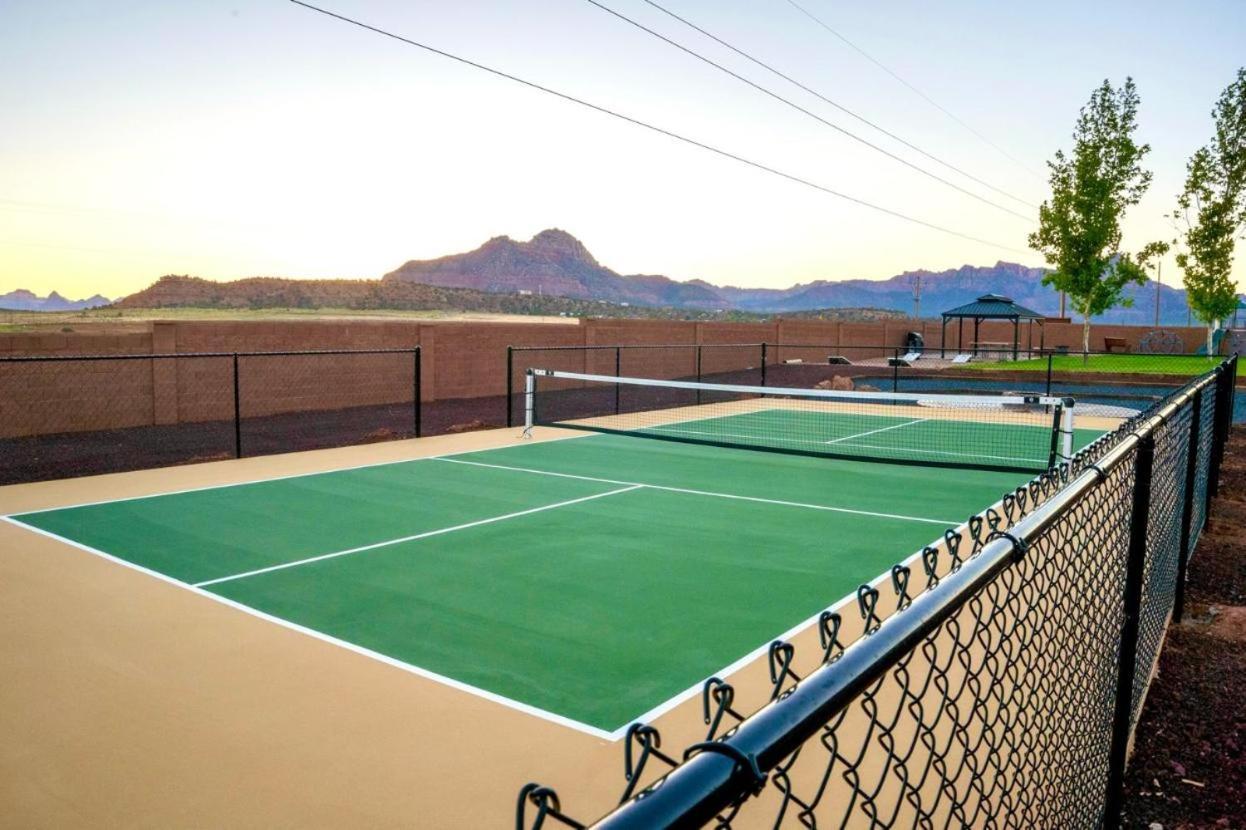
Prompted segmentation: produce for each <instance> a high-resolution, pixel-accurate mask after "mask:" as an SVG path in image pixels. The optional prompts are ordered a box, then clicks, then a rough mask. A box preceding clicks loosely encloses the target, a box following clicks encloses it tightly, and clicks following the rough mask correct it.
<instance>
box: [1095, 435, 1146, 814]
mask: <svg viewBox="0 0 1246 830" xmlns="http://www.w3.org/2000/svg"><path fill="white" fill-rule="evenodd" d="M1136 453H1137V455H1136V456H1135V458H1134V488H1133V505H1132V511H1131V513H1130V520H1129V554H1128V557H1127V559H1126V562H1125V595H1124V597H1123V599H1124V619H1123V620H1122V623H1121V632H1120V662H1119V664H1118V666H1117V672H1116V704H1115V710H1114V712H1113V717H1112V743H1111V747H1110V750H1109V754H1108V786H1107V797H1106V799H1105V803H1104V811H1103V823H1104V827H1106V828H1108V830H1118V828H1119V827H1120V826H1121V805H1122V803H1123V801H1124V788H1125V763H1126V761H1127V760H1128V754H1129V733H1130V724H1131V722H1132V720H1133V706H1134V700H1133V688H1134V674H1135V672H1136V670H1137V662H1138V634H1139V623H1140V616H1141V609H1142V584H1143V570H1144V569H1145V567H1146V549H1147V516H1148V514H1149V513H1150V508H1151V471H1152V468H1153V466H1154V460H1155V435H1154V433H1153V432H1150V431H1148V432H1147V433H1145V434H1144V435H1142V436H1140V437H1139V440H1138V448H1137V450H1136Z"/></svg>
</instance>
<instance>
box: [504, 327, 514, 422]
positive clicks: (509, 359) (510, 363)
mask: <svg viewBox="0 0 1246 830" xmlns="http://www.w3.org/2000/svg"><path fill="white" fill-rule="evenodd" d="M514 396H515V347H514V346H507V347H506V426H507V427H513V426H514V425H515V419H514V417H513V416H512V415H511V401H512V399H513V398H514Z"/></svg>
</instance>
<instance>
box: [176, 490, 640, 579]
mask: <svg viewBox="0 0 1246 830" xmlns="http://www.w3.org/2000/svg"><path fill="white" fill-rule="evenodd" d="M643 486H644V485H643V484H631V485H628V486H627V487H620V488H619V489H617V490H609V491H607V492H605V493H594V494H593V495H591V496H581V497H580V498H578V499H568V500H567V501H560V502H555V503H554V504H545V505H542V506H540V507H532V508H529V509H527V510H519V511H517V512H515V513H507V514H505V515H502V516H491V517H490V518H488V519H478V520H477V521H474V522H467V523H465V524H461V525H454V526H453V527H442V528H438V529H437V530H427V531H425V532H423V533H414V534H412V535H410V536H402V537H399V538H397V539H387V540H385V541H384V542H373V543H372V544H370V545H361V546H359V547H357V548H348V549H346V550H339V551H334V552H333V553H322V554H320V555H319V556H309V557H307V558H306V559H298V560H295V561H294V562H283V563H281V564H280V565H269V566H268V567H267V568H256V569H255V570H253V571H244V572H242V573H237V574H233V575H231V576H221V577H217V578H216V579H208V580H204V581H203V582H196V583H194V586H195V587H196V588H206V587H208V586H209V585H219V584H220V583H222V582H233V581H234V580H236V579H246V578H247V577H249V576H259V575H260V574H266V573H271V572H273V571H282V570H285V569H286V568H297V567H298V566H299V565H309V564H311V563H312V562H323V561H324V560H326V559H336V558H337V557H339V556H349V555H351V554H355V553H363V552H365V551H369V550H376V549H377V548H385V547H389V546H390V545H400V544H402V543H403V542H414V541H416V540H417V539H427V538H429V537H430V536H441V535H442V534H445V533H454V532H455V531H457V530H467V529H468V528H472V527H480V526H481V525H488V524H493V523H494V522H504V521H506V520H507V519H517V518H519V517H520V516H530V515H532V514H533V513H541V512H543V511H545V510H554V509H556V508H559V507H568V506H570V505H572V504H580V503H582V502H586V501H592V500H593V499H601V498H605V497H606V496H617V495H618V494H619V493H627V492H629V491H631V490H639V489H640V488H641V487H643Z"/></svg>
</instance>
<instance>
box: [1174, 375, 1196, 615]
mask: <svg viewBox="0 0 1246 830" xmlns="http://www.w3.org/2000/svg"><path fill="white" fill-rule="evenodd" d="M1190 407H1191V412H1190V415H1191V417H1190V442H1189V443H1190V448H1189V452H1187V453H1186V459H1185V497H1184V498H1183V499H1182V500H1181V548H1180V555H1179V556H1178V557H1177V589H1176V593H1175V594H1174V595H1173V600H1172V619H1173V622H1181V616H1182V614H1183V613H1184V612H1185V574H1186V566H1187V563H1188V562H1189V561H1190V552H1191V551H1190V531H1191V530H1192V529H1193V523H1194V485H1195V483H1196V482H1195V479H1196V478H1197V477H1198V441H1199V435H1198V433H1199V426H1200V424H1199V422H1200V421H1201V420H1202V410H1203V390H1202V389H1199V390H1198V391H1197V392H1195V393H1194V399H1193V401H1192V402H1191V404H1190Z"/></svg>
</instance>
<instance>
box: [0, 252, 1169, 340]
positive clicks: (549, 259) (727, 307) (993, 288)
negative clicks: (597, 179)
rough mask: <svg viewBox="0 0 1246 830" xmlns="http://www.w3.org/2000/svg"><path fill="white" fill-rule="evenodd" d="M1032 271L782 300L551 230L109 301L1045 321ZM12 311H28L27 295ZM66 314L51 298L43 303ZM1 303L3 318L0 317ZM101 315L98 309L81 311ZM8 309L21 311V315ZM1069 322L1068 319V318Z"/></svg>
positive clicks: (966, 270) (778, 292)
mask: <svg viewBox="0 0 1246 830" xmlns="http://www.w3.org/2000/svg"><path fill="white" fill-rule="evenodd" d="M1044 273H1046V272H1045V271H1044V270H1043V269H1041V268H1027V267H1025V266H1023V265H1018V264H1016V263H1011V262H997V263H995V264H994V265H990V266H972V265H965V266H962V267H960V268H955V269H950V270H947V271H939V272H934V271H925V270H918V271H907V272H905V273H903V274H898V275H896V276H894V277H891V278H890V279H885V280H838V281H832V280H817V281H815V282H810V283H803V284H797V285H793V286H791V287H790V288H738V287H735V286H719V285H714V284H713V283H710V282H706V281H705V280H699V279H697V280H689V281H687V282H679V281H676V280H673V279H671V278H669V277H664V276H661V275H654V274H632V275H624V274H619V273H617V272H616V271H613V270H611V269H609V268H607V267H606V266H604V265H602V264H601V263H599V262H598V261H597V260H596V259H595V258H594V257H593V255H592V254H591V253H589V251H588V249H587V248H586V247H585V246H584V245H583V244H582V243H581V242H580V241H579V240H578V239H576V238H575V237H574V236H572V235H571V234H569V233H567V232H566V231H561V230H557V229H551V230H546V231H542V232H541V233H539V234H537V235H536V236H534V237H533V238H532V239H531V240H529V241H527V242H517V241H515V240H513V239H510V238H509V237H505V236H498V237H494V238H493V239H490V240H489V241H488V242H486V243H485V244H483V245H481V246H480V247H479V248H477V249H476V250H474V251H469V252H467V253H462V254H453V255H450V256H444V257H439V258H437V259H430V260H411V261H410V262H407V263H405V264H403V265H402V266H401V267H399V268H397V269H395V270H393V271H391V272H389V273H388V274H385V275H384V276H383V277H382V278H381V279H379V280H298V279H283V278H275V277H255V278H251V279H244V280H235V281H233V282H210V281H208V280H203V279H198V278H194V277H177V276H168V277H163V278H161V279H160V280H159V281H158V282H157V283H156V284H154V285H152V286H151V287H149V288H147V289H145V290H143V291H140V292H138V293H137V294H134V295H131V296H130V297H126V298H125V299H124V300H120V301H118V305H121V306H123V307H141V308H159V307H170V306H183V307H185V306H201V307H217V308H344V309H381V308H391V309H430V310H457V311H481V312H496V313H511V314H553V315H559V314H561V315H564V316H568V317H572V316H575V317H603V316H607V317H663V318H690V319H705V320H712V319H740V320H757V319H764V318H766V317H770V316H774V315H784V316H800V317H821V318H824V319H841V320H863V319H864V320H871V319H875V320H876V319H895V318H902V317H906V316H909V315H911V314H912V313H913V310H914V303H913V290H914V286H915V284H916V283H918V282H920V285H921V316H923V317H926V318H937V317H938V316H939V314H940V313H941V312H943V311H945V310H947V309H950V308H953V307H955V306H958V305H962V304H964V303H967V302H970V301H972V300H973V299H974V298H976V297H978V296H980V295H982V294H988V293H990V294H1003V295H1004V296H1007V297H1011V298H1013V299H1014V300H1016V301H1017V302H1018V303H1020V304H1021V305H1023V306H1027V307H1029V308H1032V309H1034V310H1035V311H1038V312H1040V313H1043V314H1046V315H1048V316H1055V315H1057V314H1058V313H1059V310H1060V298H1059V295H1058V294H1057V293H1056V292H1055V291H1052V290H1051V289H1049V288H1047V287H1046V286H1044V285H1043V284H1042V279H1043V275H1044ZM19 294H20V295H23V296H22V297H20V298H19V301H23V302H25V301H29V298H33V299H35V300H37V299H38V298H34V295H32V294H30V292H21V291H18V292H14V293H13V294H10V295H5V296H6V297H14V296H16V295H19ZM1126 295H1127V296H1129V297H1131V298H1133V300H1134V305H1133V307H1132V308H1115V309H1112V310H1111V311H1109V312H1108V313H1107V314H1104V315H1101V316H1100V317H1097V318H1095V319H1096V320H1098V321H1100V322H1110V323H1129V324H1135V325H1149V324H1152V323H1153V322H1154V319H1155V283H1153V282H1152V283H1148V284H1146V285H1142V286H1131V287H1130V288H1129V289H1127V291H1126ZM54 298H55V300H56V301H59V302H62V303H64V302H68V301H66V300H64V299H63V298H61V297H60V296H59V295H57V294H55V293H53V294H52V295H51V296H50V297H48V298H47V299H46V300H43V301H42V302H44V303H50V302H53V299H54ZM2 299H3V298H0V306H3V305H4V304H3V302H2ZM96 300H98V301H99V303H98V304H103V303H106V302H107V300H105V299H104V298H102V297H98V298H92V299H91V300H86V301H83V302H85V303H92V302H95V301H96ZM1160 301H1161V306H1160V310H1161V317H1160V320H1161V324H1162V325H1180V324H1184V323H1185V322H1186V314H1187V309H1186V303H1185V292H1184V291H1181V290H1178V289H1175V288H1172V287H1169V286H1164V287H1163V288H1161V289H1160ZM15 307H17V308H29V307H30V306H23V305H18V306H15ZM1068 314H1069V316H1075V315H1073V314H1072V312H1071V311H1069V312H1068Z"/></svg>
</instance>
